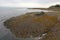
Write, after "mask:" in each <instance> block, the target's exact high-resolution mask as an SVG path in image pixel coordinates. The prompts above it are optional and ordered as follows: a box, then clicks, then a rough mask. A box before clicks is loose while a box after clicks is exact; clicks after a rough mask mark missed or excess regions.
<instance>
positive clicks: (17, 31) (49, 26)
mask: <svg viewBox="0 0 60 40" xmlns="http://www.w3.org/2000/svg"><path fill="white" fill-rule="evenodd" d="M29 9H30V8H29ZM32 9H37V8H32ZM38 9H41V10H54V11H55V12H31V13H26V14H24V15H20V16H17V17H13V18H10V19H8V20H6V21H5V22H4V25H5V27H6V28H8V29H10V30H11V32H12V33H13V34H14V35H15V36H16V37H17V38H30V36H32V37H33V38H34V37H41V36H42V34H45V33H47V35H46V36H44V37H43V38H42V39H40V40H59V39H60V32H59V31H60V12H59V11H60V5H55V6H51V7H49V8H47V9H44V8H38Z"/></svg>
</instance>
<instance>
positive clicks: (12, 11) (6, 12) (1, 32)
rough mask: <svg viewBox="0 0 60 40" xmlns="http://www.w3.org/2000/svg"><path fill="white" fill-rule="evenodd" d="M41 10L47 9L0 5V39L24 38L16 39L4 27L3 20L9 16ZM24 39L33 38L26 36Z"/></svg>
mask: <svg viewBox="0 0 60 40" xmlns="http://www.w3.org/2000/svg"><path fill="white" fill-rule="evenodd" d="M41 11H44V12H48V11H47V10H37V9H27V8H9V7H8V8H7V7H6V8H5V7H0V40H24V39H16V38H15V37H14V35H13V34H12V33H11V32H10V30H9V29H7V28H5V26H4V25H3V22H4V21H5V20H7V19H9V18H11V17H15V16H18V15H21V14H25V13H27V12H41ZM26 40H33V39H29V38H28V39H26ZM34 40H35V39H34Z"/></svg>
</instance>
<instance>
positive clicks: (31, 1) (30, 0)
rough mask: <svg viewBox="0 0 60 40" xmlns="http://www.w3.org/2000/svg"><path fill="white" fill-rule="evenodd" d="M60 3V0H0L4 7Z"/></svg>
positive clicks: (42, 5)
mask: <svg viewBox="0 0 60 40" xmlns="http://www.w3.org/2000/svg"><path fill="white" fill-rule="evenodd" d="M55 4H60V0H0V6H3V7H49V6H50V5H55Z"/></svg>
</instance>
